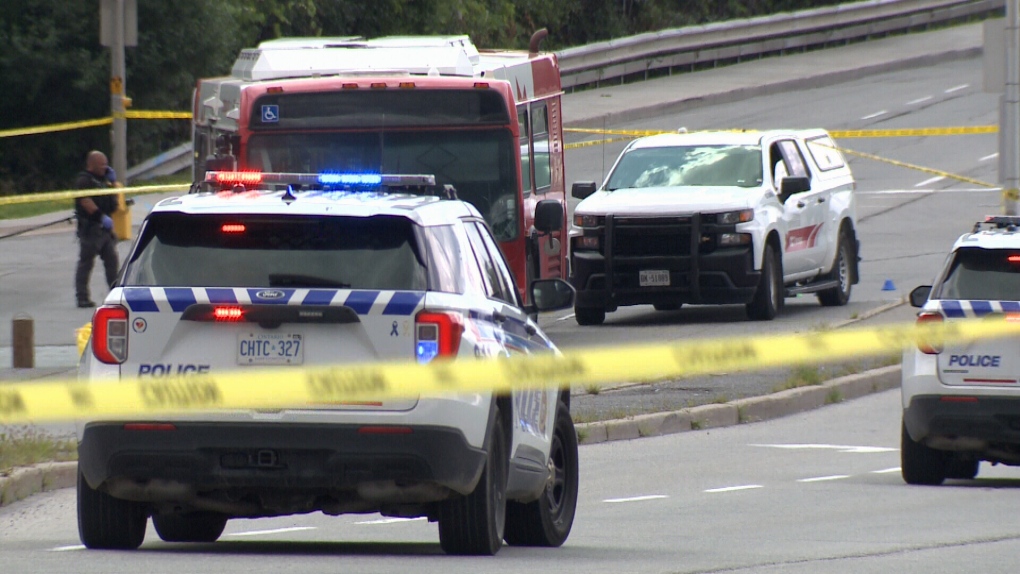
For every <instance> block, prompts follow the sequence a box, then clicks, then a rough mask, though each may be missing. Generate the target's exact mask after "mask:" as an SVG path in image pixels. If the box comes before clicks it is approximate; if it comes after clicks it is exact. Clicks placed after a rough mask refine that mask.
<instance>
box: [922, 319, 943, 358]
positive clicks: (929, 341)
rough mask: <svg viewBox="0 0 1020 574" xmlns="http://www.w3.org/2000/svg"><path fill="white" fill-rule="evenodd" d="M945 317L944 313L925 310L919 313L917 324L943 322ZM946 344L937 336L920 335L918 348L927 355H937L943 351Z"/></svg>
mask: <svg viewBox="0 0 1020 574" xmlns="http://www.w3.org/2000/svg"><path fill="white" fill-rule="evenodd" d="M943 320H944V318H943V317H942V313H933V312H931V311H924V312H921V313H918V315H917V325H918V326H920V325H927V324H930V323H939V324H941V323H942V322H943ZM943 348H944V345H943V344H942V341H941V340H939V339H938V338H936V337H929V338H924V337H921V336H919V337H918V339H917V350H919V351H921V352H922V353H924V354H926V355H937V354H939V353H941V352H942V349H943Z"/></svg>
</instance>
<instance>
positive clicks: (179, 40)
mask: <svg viewBox="0 0 1020 574" xmlns="http://www.w3.org/2000/svg"><path fill="white" fill-rule="evenodd" d="M137 2H138V46H137V47H132V48H128V49H127V50H126V62H127V74H126V78H125V85H126V91H127V94H128V96H130V97H131V98H132V100H133V107H134V108H135V109H147V110H161V109H162V110H188V109H190V108H191V103H190V99H191V94H192V90H193V89H194V87H195V82H196V80H198V79H199V78H203V77H209V76H217V75H223V74H227V73H229V71H230V67H231V65H232V64H233V61H234V59H235V57H236V55H237V53H238V50H239V49H240V48H242V47H251V46H256V45H257V44H258V43H259V42H260V41H262V40H268V39H272V38H278V37H285V36H362V37H366V38H371V37H377V36H384V35H400V34H404V35H416V34H468V35H470V36H471V38H472V40H473V41H474V43H475V44H476V45H477V46H478V47H479V48H518V49H522V48H527V46H528V40H529V39H530V38H531V35H532V34H533V33H534V31H535V30H537V29H539V28H547V29H548V30H549V37H548V39H547V40H546V43H545V44H544V45H543V48H544V49H546V50H557V49H561V48H564V47H569V46H576V45H583V44H588V43H591V42H596V41H601V40H608V39H612V38H618V37H621V36H627V35H632V34H637V33H641V32H648V31H653V30H661V29H665V28H673V27H680V26H687V25H691V24H701V23H705V22H712V21H719V20H727V19H732V18H747V17H751V16H759V15H763V14H769V13H774V12H781V11H790V10H799V9H804V8H813V7H819V6H824V5H830V4H836V3H838V2H839V0H556V1H549V0H372V1H366V0H217V1H215V2H209V1H208V0H174V1H173V2H167V1H166V0H137ZM0 45H2V46H4V49H3V50H0V77H2V78H4V97H3V98H0V130H3V129H10V128H17V127H28V126H38V125H47V124H54V123H62V122H73V121H80V120H87V119H94V118H100V117H105V116H108V115H109V114H110V92H109V78H110V52H109V50H108V49H107V48H104V47H102V46H100V45H99V1H98V0H91V1H88V2H82V1H77V0H76V1H68V0H4V9H3V10H0ZM190 135H191V130H190V126H189V124H188V122H187V121H182V120H160V121H152V120H131V121H129V122H128V154H127V155H128V164H129V165H134V164H136V163H138V162H140V161H142V160H144V159H146V158H148V157H151V156H153V155H155V154H157V153H159V152H161V151H165V150H167V149H169V148H171V147H173V146H175V145H177V144H180V143H182V142H185V141H187V140H188V139H190ZM91 149H101V150H104V151H106V152H108V153H109V151H110V129H109V127H107V126H103V127H95V128H87V129H76V130H71V131H63V132H57V133H49V134H40V135H32V136H18V137H10V138H0V195H3V194H9V193H26V192H32V191H47V190H54V189H65V188H67V187H69V186H70V184H71V182H72V181H73V178H74V175H75V173H77V172H78V171H79V170H80V169H81V167H82V164H83V158H84V156H85V154H86V153H87V152H88V151H89V150H91Z"/></svg>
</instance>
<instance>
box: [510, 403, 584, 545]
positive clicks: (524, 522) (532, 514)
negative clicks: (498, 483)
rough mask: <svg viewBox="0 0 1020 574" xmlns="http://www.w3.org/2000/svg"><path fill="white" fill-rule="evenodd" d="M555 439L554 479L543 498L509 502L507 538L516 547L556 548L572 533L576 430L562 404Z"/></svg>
mask: <svg viewBox="0 0 1020 574" xmlns="http://www.w3.org/2000/svg"><path fill="white" fill-rule="evenodd" d="M552 441H553V442H552V448H551V450H550V453H549V460H550V462H551V463H552V466H553V480H552V482H551V483H550V484H549V485H548V486H546V489H545V492H544V493H543V494H542V497H541V498H539V499H538V500H536V501H534V502H529V503H527V504H522V503H520V502H508V503H507V505H506V535H505V538H506V541H507V543H508V544H511V545H513V546H546V547H556V546H560V545H562V544H563V543H564V542H565V541H566V540H567V536H569V535H570V528H571V526H573V524H574V514H575V513H576V511H577V482H578V463H577V431H575V430H574V421H572V420H571V419H570V411H569V409H568V408H567V406H566V405H564V404H562V403H560V406H559V408H558V409H557V413H556V424H555V428H553V437H552Z"/></svg>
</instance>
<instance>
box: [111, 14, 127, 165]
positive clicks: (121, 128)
mask: <svg viewBox="0 0 1020 574" xmlns="http://www.w3.org/2000/svg"><path fill="white" fill-rule="evenodd" d="M124 2H125V0H116V4H115V7H114V14H113V29H112V30H111V31H112V32H113V38H112V40H113V41H112V42H111V44H110V112H111V115H112V116H113V135H112V140H113V141H112V142H111V143H112V144H113V154H112V155H113V157H112V158H111V159H112V160H113V169H114V170H115V171H116V172H117V178H118V180H120V181H122V182H124V181H126V179H127V119H125V117H124V111H125V109H124V93H125V92H124V89H125V82H124V77H125V76H126V70H125V67H126V66H125V63H124V31H125V26H124V23H125V19H124Z"/></svg>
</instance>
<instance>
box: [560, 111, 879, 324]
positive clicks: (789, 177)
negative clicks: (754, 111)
mask: <svg viewBox="0 0 1020 574" xmlns="http://www.w3.org/2000/svg"><path fill="white" fill-rule="evenodd" d="M854 187H855V182H854V179H853V175H852V174H851V173H850V168H849V167H848V166H847V163H846V161H845V160H844V158H843V156H842V154H840V152H839V150H838V149H837V148H836V146H835V144H834V143H833V141H832V138H831V137H830V136H829V134H828V132H826V131H825V130H822V129H809V130H775V131H762V132H750V131H744V132H736V131H719V132H698V133H676V134H662V135H656V136H650V137H645V138H640V139H637V140H635V141H633V142H631V143H630V144H629V145H628V146H627V147H626V149H624V151H623V153H622V154H620V157H619V158H618V159H617V160H616V163H615V165H614V166H613V168H612V171H610V173H609V177H608V178H607V179H606V182H605V183H604V184H603V186H602V188H601V189H597V188H596V184H595V183H594V182H578V183H575V184H574V185H573V189H572V194H573V196H574V197H576V198H578V199H581V200H582V201H581V202H580V203H579V204H578V205H577V207H576V208H575V210H574V216H573V225H572V226H571V229H570V248H571V255H570V277H571V283H572V284H573V285H574V288H575V289H576V290H577V298H576V299H575V303H574V311H575V317H576V320H577V322H578V324H580V325H598V324H601V323H602V322H603V321H604V320H605V316H606V312H607V311H615V310H616V309H617V308H618V307H620V306H624V305H642V304H652V305H654V306H655V308H656V309H657V310H671V309H678V308H679V307H680V306H681V305H683V304H684V303H692V304H744V305H746V306H747V314H748V316H749V317H750V318H751V319H755V320H770V319H772V318H774V317H775V316H776V313H777V312H778V311H779V310H780V309H781V308H782V306H783V300H784V298H785V297H791V296H794V295H799V294H801V293H815V294H817V296H818V300H819V301H820V302H821V304H822V305H826V306H836V305H845V304H846V303H847V301H849V299H850V290H851V286H852V285H853V284H855V283H857V280H858V272H857V271H858V270H857V262H858V259H859V257H858V252H859V247H860V242H859V241H858V238H857V215H856V208H855V200H854Z"/></svg>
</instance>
